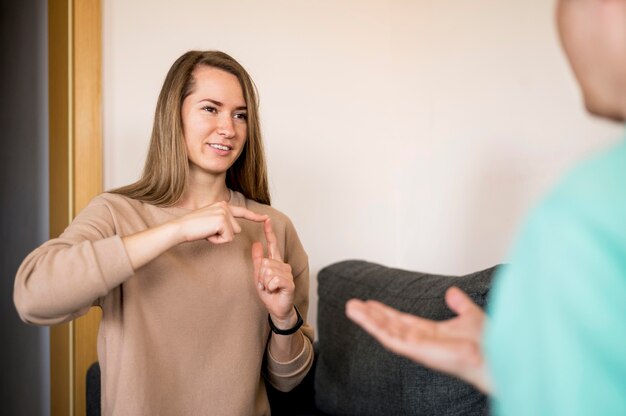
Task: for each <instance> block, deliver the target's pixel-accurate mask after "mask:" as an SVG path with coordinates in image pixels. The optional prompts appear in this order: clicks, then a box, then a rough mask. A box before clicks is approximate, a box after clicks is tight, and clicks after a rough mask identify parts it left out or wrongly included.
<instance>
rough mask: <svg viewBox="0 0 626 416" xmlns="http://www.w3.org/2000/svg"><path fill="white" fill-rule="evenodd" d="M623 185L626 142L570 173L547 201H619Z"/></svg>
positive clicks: (625, 180)
mask: <svg viewBox="0 0 626 416" xmlns="http://www.w3.org/2000/svg"><path fill="white" fill-rule="evenodd" d="M624 185H626V140H621V141H620V142H619V143H617V144H615V145H613V146H611V147H610V148H608V149H605V150H604V151H601V152H599V153H598V154H596V155H594V156H592V157H590V158H588V159H586V160H584V161H582V162H581V163H579V164H578V165H576V166H575V167H574V168H573V169H572V170H570V171H569V172H568V173H567V174H566V175H565V176H564V177H563V179H562V180H561V182H560V183H559V184H558V185H557V186H556V187H555V189H554V190H553V192H552V193H551V195H550V196H549V199H561V198H562V199H566V200H568V202H570V203H576V204H591V205H593V206H598V205H599V204H598V203H599V202H609V201H615V202H618V201H622V202H621V203H622V204H623V203H626V194H625V193H623V192H621V190H622V189H623V187H624Z"/></svg>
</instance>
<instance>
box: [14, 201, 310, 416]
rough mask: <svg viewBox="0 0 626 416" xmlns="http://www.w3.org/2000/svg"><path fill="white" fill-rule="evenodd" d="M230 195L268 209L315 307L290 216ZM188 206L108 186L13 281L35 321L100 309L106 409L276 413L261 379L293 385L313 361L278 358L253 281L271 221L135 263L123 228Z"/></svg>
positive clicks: (21, 305)
mask: <svg viewBox="0 0 626 416" xmlns="http://www.w3.org/2000/svg"><path fill="white" fill-rule="evenodd" d="M230 203H231V204H233V205H239V206H245V207H247V208H248V209H250V210H252V211H254V212H257V213H259V214H268V215H269V216H270V217H271V219H272V224H273V228H274V231H275V233H276V236H277V238H278V241H279V242H280V248H281V250H282V253H283V255H284V258H285V262H287V263H289V264H290V265H291V267H292V270H293V275H294V279H295V283H296V292H295V304H296V306H297V307H298V310H299V311H300V313H301V315H302V316H303V318H306V315H307V310H308V289H309V276H308V273H309V272H308V260H307V256H306V253H305V251H304V249H303V248H302V245H301V244H300V241H299V239H298V235H297V234H296V231H295V229H294V227H293V225H292V224H291V222H290V221H289V219H288V218H287V217H286V216H285V215H283V214H282V213H280V212H278V211H277V210H275V209H273V208H272V207H269V206H267V205H262V204H259V203H256V202H254V201H251V200H247V199H245V197H244V196H243V195H242V194H240V193H237V192H232V191H231V202H230ZM188 212H190V211H189V210H186V209H184V208H174V207H170V208H159V207H156V206H153V205H150V204H146V203H142V202H138V201H135V200H132V199H129V198H126V197H123V196H120V195H114V194H106V193H105V194H102V195H100V196H98V197H96V198H94V200H93V201H92V202H91V203H90V204H89V206H88V207H87V208H85V209H84V210H83V211H82V212H81V213H80V214H79V215H78V216H77V217H76V219H75V220H74V221H73V222H72V224H71V225H70V226H69V227H68V228H67V229H66V230H65V231H64V232H63V234H62V235H61V236H60V237H59V238H55V239H52V240H50V241H48V242H46V243H45V244H43V245H42V246H41V247H39V248H37V249H36V250H35V251H33V252H32V253H31V254H30V255H29V256H28V257H27V258H26V259H25V260H24V262H23V263H22V265H21V267H20V269H19V270H18V273H17V277H16V281H15V292H14V300H15V305H16V307H17V310H18V312H19V314H20V316H21V317H22V319H23V320H24V321H26V322H29V323H33V324H37V325H53V324H57V323H60V322H65V321H69V320H72V319H75V318H77V317H78V316H80V315H82V314H84V313H86V312H87V311H88V310H89V308H90V307H91V306H92V305H93V306H100V307H101V308H102V312H103V314H102V322H101V324H100V328H99V333H98V357H99V361H100V366H101V370H102V406H103V408H102V410H103V414H105V415H245V416H249V415H267V414H269V413H270V410H269V404H268V400H267V394H266V391H265V384H264V379H266V380H268V381H269V382H270V383H272V384H273V385H275V386H276V387H277V388H279V389H281V390H289V389H291V388H293V387H294V386H295V385H297V384H298V383H299V382H300V381H301V380H302V378H303V377H304V376H305V375H306V373H307V372H308V370H309V368H310V367H311V365H312V361H313V349H312V347H311V340H312V339H313V330H312V328H311V327H310V326H309V325H307V324H306V323H305V325H304V326H303V327H302V329H301V332H298V333H297V334H300V336H302V337H303V338H304V348H303V350H302V352H301V353H300V354H299V355H298V356H297V357H296V358H295V359H294V360H292V361H291V362H288V363H279V362H277V361H276V360H274V359H273V358H272V357H271V355H270V354H269V353H268V352H267V345H268V340H269V337H270V330H269V325H268V322H267V310H266V309H265V307H264V305H263V304H262V303H261V301H260V299H259V298H258V295H257V292H256V288H255V286H254V281H253V280H254V279H253V266H252V261H251V252H250V249H251V245H252V243H253V242H254V241H261V242H263V244H264V245H265V244H266V241H265V236H264V233H263V224H261V223H255V222H251V221H246V220H239V223H240V225H241V228H242V232H241V233H240V234H238V235H237V236H236V237H235V239H234V241H232V242H231V243H228V244H223V245H214V244H212V243H210V242H208V241H206V240H202V241H195V242H191V243H184V244H180V245H178V246H175V247H173V248H171V249H170V250H168V251H167V252H165V253H164V254H162V255H161V256H159V257H158V258H156V259H155V260H153V261H152V262H150V263H148V264H147V265H145V266H143V267H141V268H139V269H138V270H133V269H132V267H131V264H130V261H129V259H128V256H127V254H126V251H125V249H124V245H123V243H122V240H121V237H122V236H125V235H130V234H134V233H137V232H139V231H142V230H145V229H146V228H149V227H153V226H156V225H159V224H162V223H164V222H166V221H168V220H171V219H174V218H176V217H180V216H182V215H184V214H186V213H188Z"/></svg>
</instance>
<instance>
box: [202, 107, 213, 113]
mask: <svg viewBox="0 0 626 416" xmlns="http://www.w3.org/2000/svg"><path fill="white" fill-rule="evenodd" d="M202 110H204V111H206V112H207V113H216V112H217V109H216V108H215V107H211V106H210V105H205V106H204V107H202Z"/></svg>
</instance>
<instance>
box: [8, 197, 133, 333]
mask: <svg viewBox="0 0 626 416" xmlns="http://www.w3.org/2000/svg"><path fill="white" fill-rule="evenodd" d="M115 231H116V230H115V225H114V221H113V217H112V215H111V211H110V209H109V207H108V206H107V205H106V203H105V201H104V200H103V199H102V198H101V197H97V198H95V199H94V200H93V201H92V202H91V203H90V204H89V205H88V206H87V207H86V208H85V209H84V210H83V211H82V212H81V213H80V214H79V215H78V216H76V218H75V219H74V221H72V223H71V224H70V225H69V226H68V227H67V228H66V229H65V231H64V232H63V233H62V234H61V235H60V236H59V237H58V238H53V239H51V240H49V241H47V242H46V243H44V244H42V245H41V246H40V247H38V248H37V249H35V250H34V251H33V252H32V253H30V254H29V255H28V256H27V257H26V258H25V259H24V261H23V262H22V264H21V266H20V268H19V269H18V271H17V276H16V278H15V287H14V292H13V300H14V302H15V306H16V308H17V311H18V313H19V315H20V317H21V319H22V320H23V321H24V322H27V323H31V324H36V325H54V324H58V323H62V322H67V321H70V320H72V319H75V318H77V317H79V316H81V315H83V314H85V313H86V312H87V311H88V310H89V308H90V307H91V306H93V305H94V304H96V303H97V300H98V299H99V298H101V297H103V296H105V295H106V294H107V293H108V292H109V291H110V290H111V289H113V288H115V287H116V286H118V285H120V284H121V283H122V282H124V281H125V280H126V279H128V278H129V277H130V276H132V275H133V273H134V272H133V268H132V266H131V263H130V260H129V258H128V255H127V254H126V249H125V248H124V244H123V243H122V239H121V237H120V236H118V235H116V232H115Z"/></svg>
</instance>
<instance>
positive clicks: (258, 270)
mask: <svg viewBox="0 0 626 416" xmlns="http://www.w3.org/2000/svg"><path fill="white" fill-rule="evenodd" d="M263 226H264V231H265V238H266V240H267V251H268V253H267V254H268V257H265V256H264V254H263V244H261V243H260V242H258V241H257V242H255V243H254V244H252V262H253V264H254V278H255V283H256V288H257V293H258V294H259V297H260V298H261V301H262V302H263V303H264V304H265V307H266V308H267V311H268V312H269V314H270V318H271V319H272V322H273V323H274V325H275V326H276V327H278V328H280V329H288V328H291V327H293V326H294V325H295V324H296V322H297V320H298V317H297V315H296V311H295V309H294V307H293V299H294V290H295V287H296V286H295V284H294V281H293V275H292V274H291V266H290V265H289V264H287V263H285V262H283V256H282V254H281V253H280V250H279V248H278V240H277V239H276V235H275V234H274V230H272V223H271V221H270V219H269V218H268V219H266V220H265V222H264V224H263Z"/></svg>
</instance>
